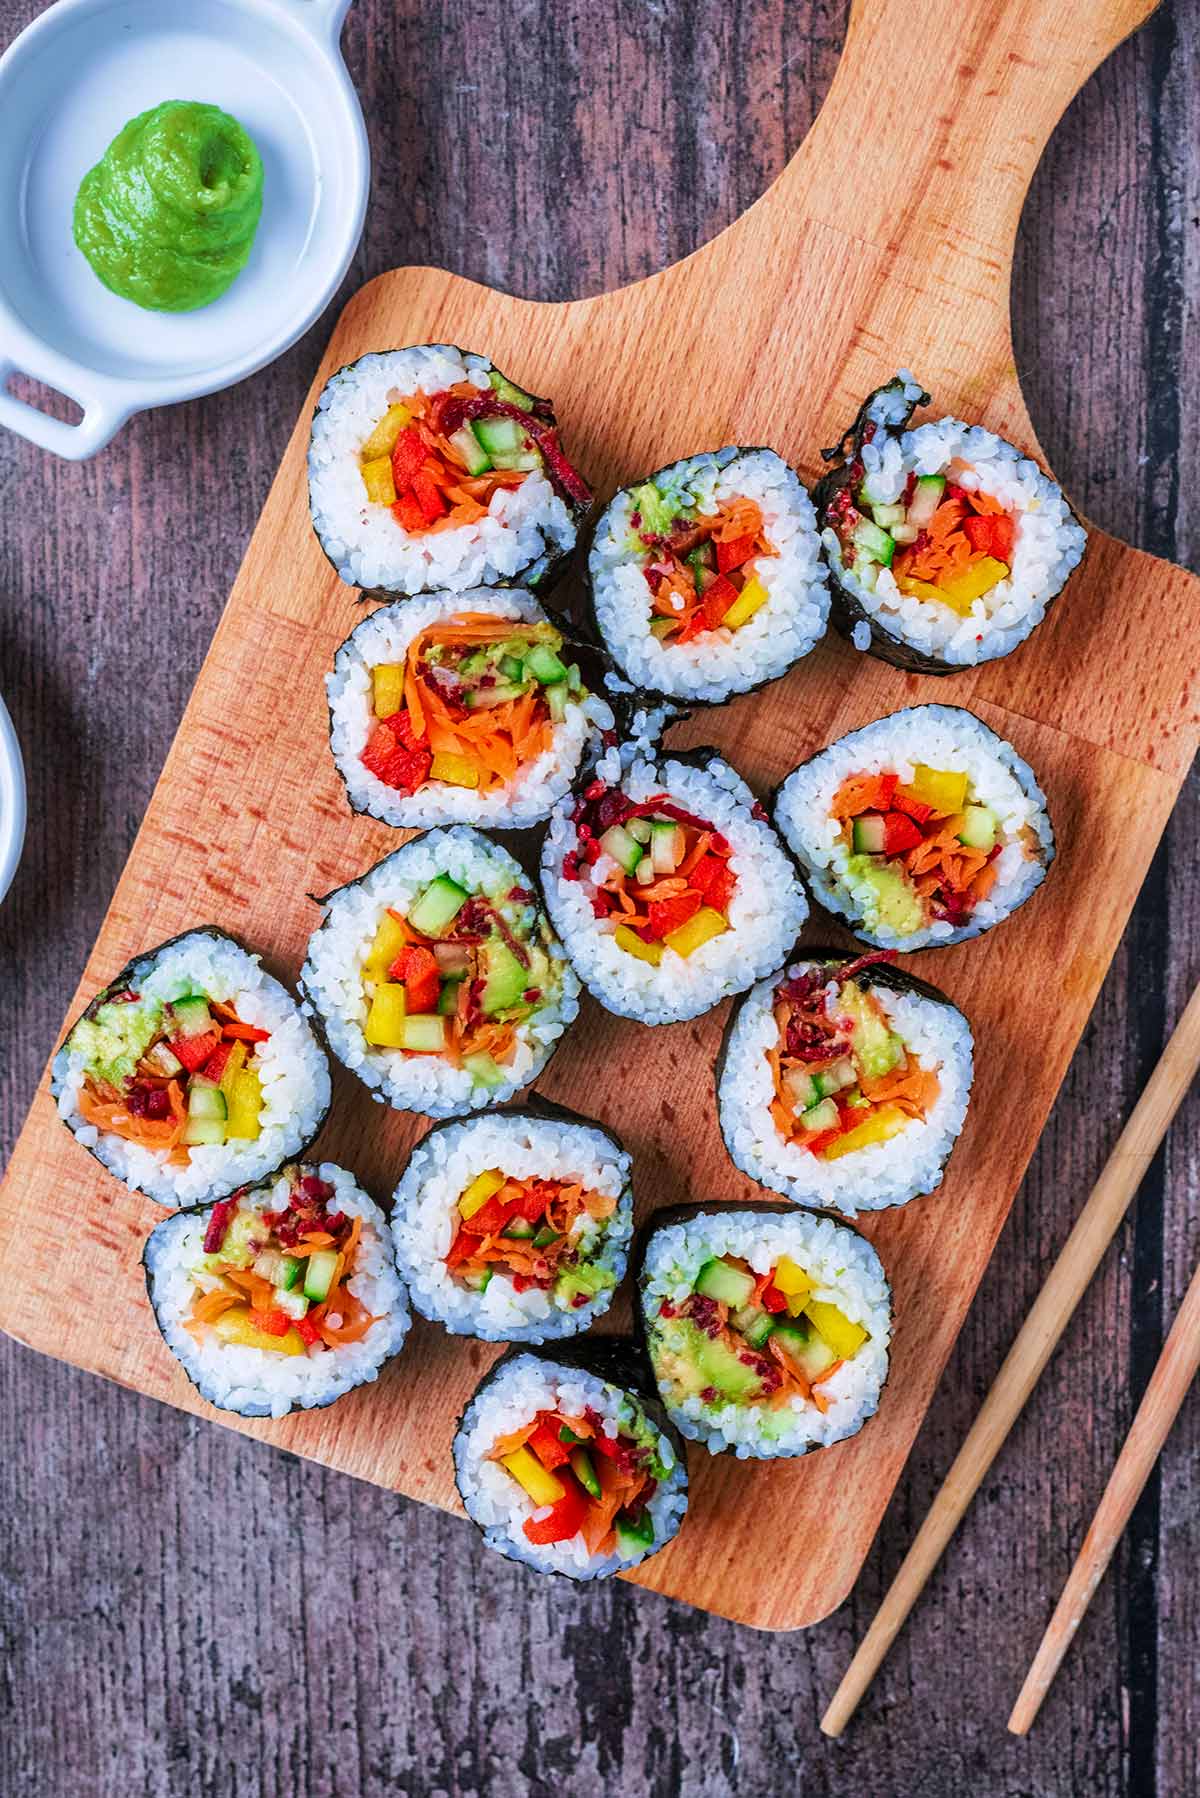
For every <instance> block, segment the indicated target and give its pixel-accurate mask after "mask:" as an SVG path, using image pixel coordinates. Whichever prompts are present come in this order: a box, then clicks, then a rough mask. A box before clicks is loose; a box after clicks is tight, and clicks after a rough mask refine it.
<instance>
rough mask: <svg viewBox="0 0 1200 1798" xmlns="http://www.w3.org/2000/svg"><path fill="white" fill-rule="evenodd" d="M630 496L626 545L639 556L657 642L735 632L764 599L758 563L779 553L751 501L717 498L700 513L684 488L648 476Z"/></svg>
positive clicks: (670, 643) (678, 641)
mask: <svg viewBox="0 0 1200 1798" xmlns="http://www.w3.org/2000/svg"><path fill="white" fill-rule="evenodd" d="M630 497H631V499H632V502H633V511H632V512H631V514H630V525H631V527H632V528H631V533H630V548H631V549H632V550H634V551H635V552H636V553H638V554H639V555H641V556H643V557H644V561H643V566H642V573H643V574H644V575H645V577H646V585H647V587H648V588H649V589H650V630H651V633H652V634H653V635H654V636H655V637H657V638H658V640H659V642H660V643H662V644H663V645H664V647H667V648H674V647H676V646H678V645H680V644H683V643H691V642H693V641H694V640H695V639H696V638H697V637H702V636H704V635H705V633H706V632H709V631H718V630H727V631H736V630H740V628H741V627H742V625H743V624H746V623H748V622H749V620H750V619H751V618H753V617H754V614H755V613H756V612H757V611H759V610H760V609H761V608H762V607H763V606H764V605H766V603H767V597H768V595H767V589H766V587H765V586H764V585H763V582H762V580H761V579H760V577H759V573H758V564H759V560H760V558H763V557H769V556H775V555H777V554H778V553H779V552H778V551H777V550H776V549H775V548H774V547H773V546H772V544H771V543H770V541H769V539H768V538H767V535H766V532H765V530H764V527H763V515H762V510H761V508H760V507H759V506H758V504H757V503H756V502H755V501H754V500H752V499H729V500H721V501H719V502H718V505H717V510H716V512H715V513H704V512H701V511H700V510H699V508H698V507H697V506H695V505H694V504H693V503H692V502H691V501H690V500H689V498H688V497H687V495H686V494H682V493H677V492H673V491H671V490H670V489H664V488H661V487H659V486H658V485H657V484H656V483H655V482H654V481H646V482H644V483H643V484H642V486H640V487H635V488H634V489H633V491H632V493H631V495H630Z"/></svg>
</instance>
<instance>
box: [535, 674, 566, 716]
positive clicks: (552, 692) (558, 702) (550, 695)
mask: <svg viewBox="0 0 1200 1798" xmlns="http://www.w3.org/2000/svg"><path fill="white" fill-rule="evenodd" d="M570 693H571V689H570V688H569V687H568V685H567V683H566V681H565V680H560V681H555V682H554V683H553V685H551V686H549V687H545V688H543V690H542V696H543V698H544V699H545V701H546V704H547V705H548V706H549V708H550V721H551V723H552V724H561V723H562V721H563V719H564V718H565V717H566V715H567V701H568V699H569V698H570Z"/></svg>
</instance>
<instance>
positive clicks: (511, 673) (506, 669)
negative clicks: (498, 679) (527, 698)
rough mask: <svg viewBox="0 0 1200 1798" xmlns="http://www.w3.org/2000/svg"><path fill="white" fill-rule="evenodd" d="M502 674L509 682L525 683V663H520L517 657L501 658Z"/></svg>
mask: <svg viewBox="0 0 1200 1798" xmlns="http://www.w3.org/2000/svg"><path fill="white" fill-rule="evenodd" d="M500 672H501V674H502V675H503V676H504V678H505V680H507V681H520V682H524V679H525V664H524V662H519V661H518V660H517V658H516V656H501V657H500Z"/></svg>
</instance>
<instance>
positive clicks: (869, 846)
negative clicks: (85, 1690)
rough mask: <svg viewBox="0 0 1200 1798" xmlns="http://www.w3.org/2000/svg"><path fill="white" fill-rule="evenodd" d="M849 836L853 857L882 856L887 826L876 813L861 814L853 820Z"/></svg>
mask: <svg viewBox="0 0 1200 1798" xmlns="http://www.w3.org/2000/svg"><path fill="white" fill-rule="evenodd" d="M850 835H851V840H852V843H853V847H854V853H855V855H882V854H883V845H884V843H885V841H886V840H887V825H886V824H885V823H884V821H883V819H882V817H881V816H880V815H879V813H878V812H863V813H862V815H861V816H860V817H857V818H856V819H855V820H854V824H853V828H852V830H851V833H850Z"/></svg>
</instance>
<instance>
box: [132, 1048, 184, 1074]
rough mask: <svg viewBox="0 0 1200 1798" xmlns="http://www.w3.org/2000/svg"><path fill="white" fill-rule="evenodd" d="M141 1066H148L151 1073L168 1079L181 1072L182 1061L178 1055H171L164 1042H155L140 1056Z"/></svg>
mask: <svg viewBox="0 0 1200 1798" xmlns="http://www.w3.org/2000/svg"><path fill="white" fill-rule="evenodd" d="M142 1065H143V1067H146V1068H149V1070H150V1072H151V1073H152V1074H158V1075H160V1076H161V1078H162V1079H164V1080H170V1079H171V1078H172V1077H173V1076H174V1075H176V1074H182V1072H183V1063H182V1062H181V1061H180V1059H179V1057H178V1055H172V1053H171V1051H170V1049H168V1047H167V1045H166V1043H155V1045H154V1047H153V1048H152V1049H147V1051H146V1053H145V1054H144V1055H143V1056H142Z"/></svg>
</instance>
